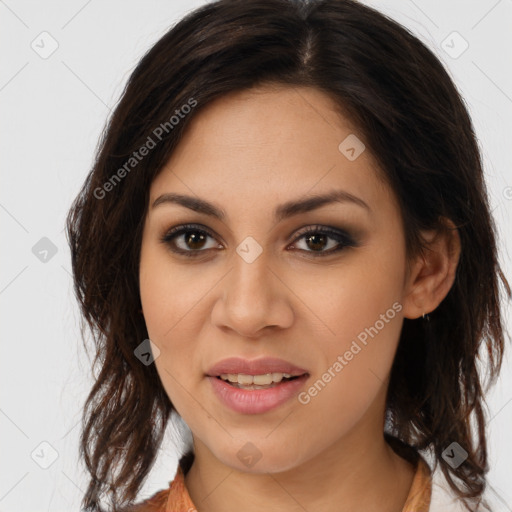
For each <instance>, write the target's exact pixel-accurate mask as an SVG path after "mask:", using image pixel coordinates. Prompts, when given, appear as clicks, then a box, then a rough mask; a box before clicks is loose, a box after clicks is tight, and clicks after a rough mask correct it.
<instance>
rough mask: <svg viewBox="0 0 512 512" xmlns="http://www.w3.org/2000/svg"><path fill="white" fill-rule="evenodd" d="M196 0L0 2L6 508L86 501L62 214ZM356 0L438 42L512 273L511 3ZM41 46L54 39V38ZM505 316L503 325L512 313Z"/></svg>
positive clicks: (499, 427) (85, 385) (2, 488)
mask: <svg viewBox="0 0 512 512" xmlns="http://www.w3.org/2000/svg"><path fill="white" fill-rule="evenodd" d="M204 3H205V2H201V1H197V0H196V1H173V2H171V1H163V0H147V1H142V0H141V1H137V2H136V1H121V0H104V1H99V0H89V1H87V0H71V1H66V2H65V1H63V0H61V1H55V0H53V1H45V2H39V1H28V0H25V1H23V0H5V1H4V0H0V25H1V26H0V48H1V52H2V66H1V68H0V103H1V109H2V110H1V112H2V113H1V124H0V129H1V136H0V149H1V153H0V154H1V159H2V166H1V174H2V177H1V183H2V185H1V189H0V222H1V237H2V251H1V253H0V258H1V261H0V304H1V310H0V311H1V316H2V319H1V324H0V325H1V350H2V355H1V358H0V365H1V371H0V379H1V387H0V404H1V405H0V432H1V436H0V443H1V457H0V471H1V478H0V511H1V512H15V511H28V510H30V511H37V512H38V511H71V510H78V509H79V504H80V500H81V497H82V495H83V491H84V490H85V487H86V486H85V482H86V480H85V476H86V475H85V472H84V470H83V467H82V466H81V465H80V464H79V463H78V436H79V431H80V427H79V422H80V416H81V412H82V406H83V402H84V401H85V398H86V394H87V393H88V391H89V389H90V387H91V385H92V384H91V380H90V379H91V377H90V374H89V362H88V360H87V358H86V356H85V355H84V353H83V350H82V344H81V341H80V339H79V335H80V333H79V330H78V308H77V305H76V302H75V298H74V295H73V291H72V281H71V274H70V270H71V266H70V256H69V250H68V246H67V241H66V239H65V235H64V231H63V229H64V219H65V215H66V213H67V211H68V209H69V207H70V205H71V202H72V200H73V199H74V197H75V196H76V194H77V192H78V190H79V187H80V186H81V184H82V182H83V180H84V179H85V177H86V174H87V173H88V171H89V169H90V167H91V164H92V161H93V155H94V150H95V148H96V144H97V140H98V137H99V135H100V132H101V130H102V128H103V125H104V123H105V121H106V118H107V116H108V115H109V114H110V110H111V108H112V107H113V106H114V105H115V103H116V101H117V100H118V98H119V95H120V93H121V91H122V88H123V86H124V84H125V81H126V79H127V78H128V76H129V74H130V72H131V71H132V70H133V68H134V66H135V65H136V63H137V61H138V60H139V59H140V57H141V56H142V55H143V54H144V53H145V51H146V50H147V49H148V48H149V47H150V46H151V45H152V44H153V43H155V42H156V41H157V40H158V39H159V38H160V37H161V36H162V35H163V34H164V33H165V32H166V31H167V29H168V28H169V27H170V26H171V25H172V24H173V23H174V22H175V21H176V20H178V19H179V18H181V17H182V16H183V15H184V14H185V13H186V12H188V11H190V10H192V9H194V8H195V7H198V6H200V5H203V4H204ZM365 3H367V4H368V5H371V6H373V7H376V8H378V9H379V10H381V11H383V12H385V13H386V14H388V15H389V16H390V17H392V18H394V19H396V20H397V21H399V22H401V23H402V24H403V25H405V26H407V27H408V28H410V29H411V30H412V31H413V32H414V33H415V34H416V35H417V36H419V37H420V39H422V40H423V41H424V42H425V43H426V44H427V45H429V46H430V47H431V48H433V49H434V51H435V52H436V54H437V55H438V56H439V57H440V58H441V60H442V61H443V62H444V64H445V65H446V66H447V67H448V68H449V71H450V73H451V75H452V77H453V78H454V80H455V82H456V84H457V85H458V87H459V89H460V91H461V92H462V94H463V96H464V97H465V100H466V102H467V105H468V108H469V109H470V112H471V115H472V117H473V120H474V125H475V130H476V133H477V136H478V138H479V141H480V145H481V148H482V151H483V155H484V158H485V168H486V176H487V180H488V185H489V192H490V196H491V202H492V208H493V213H494V216H495V218H496V221H497V223H498V228H499V234H500V236H501V246H500V247H501V257H502V262H503V265H504V270H505V273H506V274H507V275H508V276H511V275H512V273H511V259H510V249H511V244H512V233H511V226H510V219H511V212H512V188H507V187H512V171H511V158H510V151H509V150H510V144H511V142H512V141H511V137H510V135H511V133H512V72H511V65H510V64H511V63H510V60H509V59H510V57H509V56H510V50H511V49H512V1H511V0H478V1H477V0H472V1H469V2H468V1H463V0H457V1H452V0H450V1H447V0H443V1H441V0H436V1H427V0H415V1H411V0H405V1H404V0H402V1H399V0H387V1H385V2H377V1H371V2H369V1H368V2H365ZM43 31H47V32H48V33H49V34H51V38H53V39H54V40H55V41H57V43H58V48H57V50H56V51H55V52H54V53H53V54H52V55H51V56H49V57H48V58H46V59H43V58H41V57H40V56H39V54H38V53H36V52H35V51H34V50H33V49H32V47H31V43H32V41H34V40H35V43H34V44H39V45H40V46H41V45H42V43H40V42H39V43H38V41H40V38H41V37H48V36H39V35H40V34H41V32H43ZM453 31H457V32H458V33H459V34H460V35H461V36H462V37H463V38H464V39H465V40H466V41H467V43H468V44H469V47H468V49H467V50H466V51H465V52H464V53H462V54H461V55H460V56H458V57H457V58H453V56H450V55H449V54H448V53H447V52H446V51H445V50H444V49H443V47H444V45H443V43H442V42H443V41H445V40H446V41H447V43H448V44H450V45H452V46H453V48H452V50H451V52H452V54H453V52H457V51H460V49H461V48H462V47H461V46H460V44H462V43H463V42H462V41H461V40H458V39H453V37H454V36H453V35H451V36H450V34H452V32H453ZM448 36H450V37H449V38H448V39H446V38H447V37H448ZM455 37H456V36H455ZM45 41H46V43H45V48H46V49H48V48H51V46H50V44H51V39H46V40H45ZM450 41H453V43H451V42H450ZM445 45H446V43H445ZM507 192H508V194H507ZM42 237H47V238H49V239H50V240H51V242H52V243H53V244H54V245H55V248H56V250H57V252H56V254H55V255H54V256H53V257H52V258H50V259H49V260H48V261H47V262H46V263H43V262H42V261H40V260H39V259H38V258H37V257H36V256H35V255H34V253H33V252H32V248H33V246H34V245H35V244H36V243H37V242H38V241H39V240H40V239H41V238H42ZM507 308H509V305H507ZM507 323H508V328H509V330H510V318H508V319H507ZM509 346H510V343H509ZM511 384H512V358H511V356H510V354H508V355H507V358H506V360H505V363H504V369H503V373H502V376H501V378H500V381H499V383H498V385H497V386H496V387H495V388H494V389H493V391H492V393H491V394H490V395H489V400H488V403H489V411H490V412H489V418H490V421H489V429H490V454H491V468H492V469H491V472H490V474H489V482H490V484H491V485H492V487H493V488H494V489H495V490H496V491H497V492H498V493H499V494H500V495H501V497H502V499H503V500H504V501H503V502H502V501H501V500H499V501H497V502H496V505H495V510H496V511H497V512H501V511H507V510H512V505H510V504H512V486H511V485H510V484H511V483H512V462H511V458H512V441H511V438H510V432H511V426H512V385H511ZM168 434H169V435H168V438H167V442H166V444H165V445H164V446H162V451H161V456H160V457H159V459H158V461H157V463H156V465H155V468H154V471H153V472H152V473H151V475H150V477H149V479H148V481H147V484H146V485H145V487H144V488H143V490H142V493H141V495H140V498H141V499H142V498H144V497H147V496H149V495H151V494H152V493H154V492H155V491H156V490H159V489H162V488H165V487H167V486H168V484H169V481H170V480H172V478H173V477H174V473H175V469H176V464H177V456H178V452H177V448H176V445H175V443H176V442H178V443H179V436H177V435H175V434H173V432H172V431H169V433H168ZM42 442H46V443H49V445H47V444H45V445H42V446H39V445H40V443H42ZM34 450H36V454H39V460H45V459H46V460H49V458H50V457H51V454H52V453H53V452H52V450H55V451H56V452H57V454H58V458H57V459H56V460H55V462H54V463H53V464H52V465H51V466H50V467H49V468H48V469H43V468H41V467H40V466H39V465H38V464H36V462H35V461H34V460H33V459H32V458H31V454H32V453H33V452H34ZM35 458H36V457H35ZM507 484H508V488H507ZM505 502H506V503H508V504H509V505H508V506H507V505H506V504H505Z"/></svg>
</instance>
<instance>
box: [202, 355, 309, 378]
mask: <svg viewBox="0 0 512 512" xmlns="http://www.w3.org/2000/svg"><path fill="white" fill-rule="evenodd" d="M228 373H243V374H245V375H263V374H265V373H289V374H290V375H292V376H293V377H295V376H297V375H303V374H304V373H307V370H304V369H303V368H299V367H298V366H295V365H294V364H292V363H289V362H288V361H284V360H283V359H277V358H275V357H263V358H260V359H251V360H249V359H243V358H241V357H230V358H228V359H223V360H222V361H219V362H218V363H215V364H214V365H213V366H212V367H211V368H210V369H209V370H208V372H207V375H208V376H210V377H218V376H219V375H222V374H228Z"/></svg>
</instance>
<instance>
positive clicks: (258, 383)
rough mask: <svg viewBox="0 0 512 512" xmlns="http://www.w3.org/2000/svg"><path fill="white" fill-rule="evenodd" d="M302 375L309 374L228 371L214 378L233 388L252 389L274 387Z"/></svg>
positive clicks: (306, 374)
mask: <svg viewBox="0 0 512 512" xmlns="http://www.w3.org/2000/svg"><path fill="white" fill-rule="evenodd" d="M303 376H309V374H308V373H307V372H306V373H303V374H301V375H291V374H289V373H281V372H273V373H265V374H260V375H248V374H243V373H239V374H234V373H230V374H221V375H218V376H216V378H217V379H219V380H221V381H223V382H225V383H226V384H229V385H230V386H232V387H234V388H238V389H247V390H254V389H270V388H275V387H276V386H279V385H282V384H284V383H286V382H290V381H293V380H295V379H299V378H300V377H303Z"/></svg>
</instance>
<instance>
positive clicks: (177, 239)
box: [161, 225, 218, 256]
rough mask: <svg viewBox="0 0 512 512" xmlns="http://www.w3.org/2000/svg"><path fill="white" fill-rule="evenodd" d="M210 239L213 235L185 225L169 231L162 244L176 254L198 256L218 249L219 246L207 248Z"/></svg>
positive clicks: (193, 226)
mask: <svg viewBox="0 0 512 512" xmlns="http://www.w3.org/2000/svg"><path fill="white" fill-rule="evenodd" d="M208 238H213V235H211V234H210V233H208V232H207V231H205V230H204V229H200V228H198V227H196V226H195V225H185V226H178V227H175V228H172V229H171V230H169V231H168V232H167V233H166V234H165V235H164V236H163V237H162V238H161V242H162V243H165V244H167V245H169V247H170V248H171V250H172V251H174V252H176V253H179V254H184V255H185V256H197V255H198V254H199V253H201V252H205V251H206V250H208V249H211V248H215V247H218V244H217V245H216V244H213V245H211V246H210V247H206V245H207V240H208Z"/></svg>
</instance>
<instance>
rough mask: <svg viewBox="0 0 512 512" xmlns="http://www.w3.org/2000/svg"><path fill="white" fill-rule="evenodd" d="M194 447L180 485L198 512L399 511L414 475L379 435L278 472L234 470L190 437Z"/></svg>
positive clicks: (346, 441) (358, 437) (357, 436)
mask: <svg viewBox="0 0 512 512" xmlns="http://www.w3.org/2000/svg"><path fill="white" fill-rule="evenodd" d="M369 439H370V440H372V441H371V442H369V441H368V440H369ZM194 448H195V450H194V451H195V458H194V462H193V464H192V467H191V468H190V470H189V472H188V473H187V474H186V476H185V483H186V486H187V489H188V491H189V494H190V497H191V498H192V501H193V502H194V504H195V505H196V507H197V509H198V510H199V512H221V511H224V512H225V511H228V510H233V511H234V510H242V509H243V510H244V512H253V511H254V512H255V511H260V510H261V509H262V508H264V509H265V510H267V511H268V512H274V511H276V512H277V511H280V512H304V511H305V510H321V511H322V512H349V511H353V510H365V511H368V512H370V511H375V512H377V511H378V512H401V511H402V508H403V505H404V503H405V501H406V498H407V495H408V493H409V489H410V487H411V483H412V479H413V476H414V467H413V466H412V464H410V463H409V462H407V461H406V460H405V459H403V458H402V457H400V456H399V455H397V454H396V453H395V452H394V451H393V449H392V448H391V447H390V446H389V445H388V443H387V442H386V441H385V439H384V436H383V435H373V436H372V435H368V432H364V431H362V429H357V430H355V431H354V432H353V433H352V434H350V435H348V436H346V437H344V438H342V439H340V440H339V441H338V442H337V443H335V445H333V446H330V447H329V448H328V450H325V451H324V452H321V453H319V454H317V455H316V456H315V457H314V458H313V459H310V460H308V461H306V462H304V463H303V464H301V465H299V466H296V467H294V468H292V469H290V470H287V471H284V472H278V473H262V474H258V473H244V472H241V471H238V470H236V469H233V468H232V467H229V466H226V465H224V464H223V463H222V462H221V461H219V460H218V459H217V458H216V457H214V456H213V454H212V453H211V452H210V451H209V450H208V448H207V447H206V446H205V445H204V444H202V443H201V442H200V441H198V440H197V439H195V438H194Z"/></svg>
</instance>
